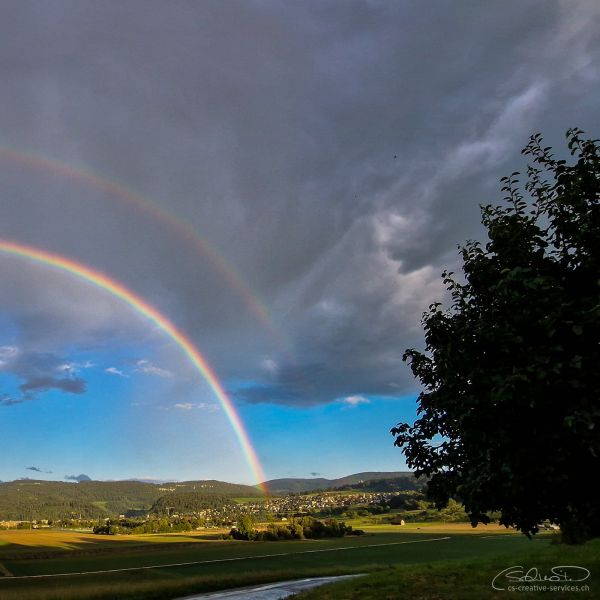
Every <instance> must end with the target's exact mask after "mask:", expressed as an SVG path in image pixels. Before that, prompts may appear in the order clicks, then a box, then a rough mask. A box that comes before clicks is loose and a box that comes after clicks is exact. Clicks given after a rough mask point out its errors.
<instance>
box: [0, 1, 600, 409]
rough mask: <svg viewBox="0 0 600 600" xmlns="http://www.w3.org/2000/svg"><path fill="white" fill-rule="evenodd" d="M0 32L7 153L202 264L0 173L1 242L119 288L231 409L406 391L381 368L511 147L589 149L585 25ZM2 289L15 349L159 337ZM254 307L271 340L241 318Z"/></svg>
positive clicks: (542, 16)
mask: <svg viewBox="0 0 600 600" xmlns="http://www.w3.org/2000/svg"><path fill="white" fill-rule="evenodd" d="M0 13H1V14H0V17H1V18H0V56H1V57H2V61H1V62H0V78H1V79H2V82H3V83H4V86H3V89H4V95H3V111H2V114H1V115H0V128H1V130H2V131H3V138H4V143H5V144H6V145H8V146H10V147H11V148H21V149H24V150H27V151H29V152H31V153H33V154H38V155H42V156H47V157H50V158H53V159H58V160H60V161H63V162H66V163H69V164H70V165H79V166H83V167H86V168H87V169H89V170H92V171H94V172H95V173H99V174H101V175H102V176H103V177H105V178H106V179H108V180H110V181H112V182H119V183H121V184H123V185H124V186H125V187H126V188H128V189H129V190H135V191H136V192H137V193H139V195H140V196H141V197H143V198H145V199H147V200H148V201H151V202H154V203H155V204H156V205H158V206H159V207H160V208H161V209H164V210H165V211H167V212H169V213H171V214H172V215H173V216H175V217H176V218H178V219H182V220H184V221H185V222H186V223H189V225H190V226H191V227H192V228H193V230H195V231H196V232H197V233H198V234H199V235H200V236H202V237H203V239H204V244H205V245H204V246H202V244H200V245H199V243H198V241H197V240H196V241H194V240H193V239H190V238H189V237H186V235H184V233H183V231H184V230H182V229H181V227H179V228H178V226H177V225H176V226H175V227H174V226H173V222H172V221H171V222H170V224H169V221H168V220H165V219H161V218H157V217H156V213H152V209H144V210H140V208H139V205H136V204H135V202H133V203H132V202H131V196H127V193H122V192H119V190H118V189H117V188H116V187H115V186H114V185H113V186H112V187H111V186H110V185H108V184H106V183H105V184H104V185H97V184H98V182H97V181H96V184H94V185H91V182H90V179H89V178H88V179H85V178H81V177H77V176H75V175H74V174H69V175H66V174H65V170H64V169H63V171H60V170H59V169H51V168H48V167H47V166H46V167H43V166H41V165H40V164H39V163H38V164H37V166H34V164H33V163H32V162H31V161H30V162H27V161H25V162H23V161H22V162H18V161H15V160H10V159H9V158H7V157H6V156H4V155H1V153H0V177H1V181H2V184H3V188H2V189H3V194H2V198H1V199H0V209H1V210H2V219H0V237H2V236H6V237H9V238H14V239H17V240H18V241H22V242H26V243H31V244H33V245H38V246H40V247H43V248H46V249H49V250H52V251H55V252H58V253H61V254H65V255H67V256H70V257H73V258H74V259H76V260H80V261H82V262H84V263H86V264H88V265H90V266H91V267H94V268H96V269H99V270H101V271H103V272H105V273H107V274H108V275H110V276H112V277H114V278H116V279H117V280H118V281H120V282H122V283H124V284H125V285H127V286H129V287H131V289H132V290H134V291H135V292H136V293H137V294H139V295H140V296H142V297H143V298H144V299H145V300H147V301H148V302H150V303H151V304H153V305H155V306H156V307H157V308H159V309H160V310H162V311H163V312H164V313H165V314H167V315H168V316H169V317H170V318H172V320H173V321H174V322H175V323H176V325H177V326H178V327H180V328H181V329H182V331H184V332H185V333H186V334H187V335H189V336H190V337H191V338H192V339H193V340H194V341H195V342H196V343H197V344H198V346H199V347H200V349H201V350H202V352H203V354H204V355H205V356H206V358H207V359H208V360H209V362H210V363H211V364H212V365H213V366H214V368H215V371H216V372H217V373H218V374H219V376H220V377H221V378H222V379H224V380H225V381H226V382H227V381H248V382H250V383H251V384H249V385H248V386H247V387H245V388H244V389H239V388H236V389H234V390H233V392H234V394H235V396H236V397H237V398H239V399H240V400H246V401H249V402H258V401H263V402H285V403H288V404H292V405H307V404H311V403H316V402H331V401H333V400H335V399H337V398H345V397H349V396H353V395H369V394H380V395H388V394H390V395H391V394H394V395H399V394H403V393H408V392H411V391H414V382H413V380H412V377H411V375H410V372H409V370H408V369H407V368H406V366H405V365H403V363H402V361H401V355H402V352H403V350H404V349H405V348H406V347H408V346H412V345H414V344H418V343H420V339H421V337H422V336H421V333H420V331H419V319H420V316H421V313H422V311H423V310H424V309H425V308H426V307H427V304H428V303H429V302H430V301H431V300H433V299H436V298H440V297H443V290H442V289H441V286H440V281H439V273H440V272H441V271H442V270H443V269H444V268H445V267H447V266H448V267H450V268H452V267H455V266H456V261H457V254H456V245H457V244H458V243H460V242H462V241H464V240H465V239H468V238H478V237H480V236H481V235H482V231H481V228H480V225H479V210H478V205H479V204H480V203H487V202H489V201H495V200H497V199H499V198H500V194H499V192H498V191H497V190H498V186H497V180H498V178H499V177H500V176H502V175H504V174H506V173H509V172H511V171H512V170H513V169H514V168H519V167H520V166H521V165H522V163H521V162H520V157H519V149H520V147H522V145H524V143H525V142H526V140H527V136H528V134H529V133H532V132H535V131H542V132H544V134H545V136H546V139H547V141H548V144H552V145H555V146H558V145H560V144H561V139H562V135H563V133H564V131H565V130H566V129H567V127H569V126H573V125H578V126H581V127H582V128H583V129H585V130H587V131H588V132H589V133H590V135H592V136H595V137H597V135H598V131H599V130H600V117H599V115H600V111H598V98H599V97H600V74H599V70H598V67H597V65H598V64H600V60H598V59H599V52H600V39H599V38H598V36H597V31H598V29H599V27H600V21H599V16H600V9H599V8H598V5H597V3H595V2H592V1H589V2H585V1H579V2H569V3H562V2H547V1H532V0H526V1H523V2H510V3H506V2H499V1H498V2H486V3H479V4H478V3H453V4H451V5H450V4H441V3H436V4H426V3H408V2H396V3H379V4H373V3H371V4H370V3H363V2H328V3H319V2H304V3H287V4H281V3H270V2H227V3H222V2H203V3H185V2H181V3H169V4H168V5H167V4H166V3H163V2H153V1H151V2H146V1H144V2H138V1H131V2H127V3H121V4H116V5H114V6H110V8H107V7H106V6H105V5H104V4H103V3H94V2H55V3H48V4H41V3H39V2H31V3H30V2H18V3H17V2H9V3H4V4H3V5H2V7H1V8H0ZM394 157H397V158H394ZM136 206H138V207H137V208H136ZM153 215H154V216H153ZM207 245H208V247H209V248H212V249H215V250H216V251H218V252H219V253H220V254H221V255H222V256H223V257H224V259H225V260H226V261H228V262H229V263H231V264H232V265H234V266H235V268H236V269H237V271H238V273H239V274H240V277H241V279H243V280H244V281H245V282H246V284H247V286H248V289H249V290H250V292H248V290H246V291H245V292H243V293H242V294H240V293H239V289H240V288H239V280H236V276H235V275H232V274H231V272H229V274H228V275H227V276H224V275H223V269H224V268H225V269H226V267H223V263H222V262H220V263H218V264H215V263H214V261H212V259H211V258H210V253H211V252H212V250H207ZM0 268H2V272H3V276H4V277H5V279H4V281H6V282H7V285H5V286H4V287H5V292H6V293H5V294H3V298H2V299H0V308H1V309H2V311H3V312H4V313H6V314H9V315H11V317H12V319H13V321H14V322H15V323H16V326H17V328H18V329H19V331H20V332H21V334H22V336H23V343H24V345H25V346H26V347H27V351H34V350H35V351H38V352H42V351H47V352H48V353H53V354H56V355H59V354H61V348H62V347H66V345H71V346H77V347H86V348H92V349H93V348H98V347H102V345H103V344H108V343H116V342H115V340H116V341H123V340H125V341H127V340H143V341H148V342H153V341H156V340H157V339H160V336H159V335H158V334H156V333H155V332H150V331H149V329H148V326H147V322H146V321H145V320H144V319H142V318H137V317H136V318H133V317H132V311H131V309H130V308H128V307H127V306H124V305H123V304H122V303H120V302H119V301H117V300H115V299H113V298H111V297H110V296H109V295H107V294H105V293H103V292H100V291H99V290H97V289H96V288H94V287H91V286H89V285H88V284H85V283H83V282H81V281H77V280H75V279H74V278H73V277H72V276H69V275H66V274H58V273H56V272H54V271H51V270H48V269H47V268H44V267H30V266H24V263H23V262H22V261H18V260H17V259H13V258H10V259H9V258H6V257H2V256H0ZM227 277H229V279H230V280H231V279H232V278H233V280H234V282H235V283H234V285H233V287H232V286H231V284H230V283H227ZM236 286H237V287H236ZM8 290H10V291H8ZM252 294H253V295H254V296H255V299H256V302H258V304H260V305H264V306H266V307H267V312H268V314H269V316H270V319H271V321H272V323H273V325H274V327H275V329H277V330H278V338H279V339H273V337H272V336H271V335H270V334H269V333H267V332H266V331H265V329H264V327H263V326H262V325H261V323H260V321H259V320H257V319H256V315H255V312H256V310H257V308H256V306H254V307H253V308H251V307H249V305H248V302H247V300H243V298H244V297H245V298H246V299H247V298H248V297H249V296H250V295H252ZM49 299H51V301H50V300H49ZM257 357H258V358H257ZM265 357H266V360H267V361H269V362H265ZM179 358H180V357H179ZM179 362H181V361H179ZM176 363H177V360H176V359H173V360H172V363H169V369H168V370H169V371H173V373H174V375H175V376H174V377H173V378H172V379H173V385H176V383H175V380H177V376H176V375H180V374H181V373H182V372H183V370H182V369H183V368H182V367H177V366H174V367H173V368H172V367H171V364H176ZM162 364H163V362H161V368H162ZM164 364H167V363H164ZM178 369H179V370H178ZM34 376H35V377H36V378H39V377H56V376H55V375H51V374H49V373H47V372H44V373H42V374H37V375H35V374H32V377H31V381H32V382H33V381H34ZM27 381H30V379H29V378H28V379H27ZM61 385H62V384H61ZM71 385H72V384H69V386H71ZM231 387H234V386H231ZM15 401H18V400H14V399H11V398H10V397H7V398H4V399H2V400H0V402H2V403H5V404H6V403H10V402H15Z"/></svg>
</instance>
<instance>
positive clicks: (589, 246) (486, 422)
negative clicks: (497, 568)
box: [392, 129, 600, 542]
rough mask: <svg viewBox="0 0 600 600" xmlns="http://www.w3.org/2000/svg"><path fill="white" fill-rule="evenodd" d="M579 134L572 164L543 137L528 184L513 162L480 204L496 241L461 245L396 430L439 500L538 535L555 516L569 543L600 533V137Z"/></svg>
mask: <svg viewBox="0 0 600 600" xmlns="http://www.w3.org/2000/svg"><path fill="white" fill-rule="evenodd" d="M582 136H583V132H582V131H581V130H579V129H570V130H569V131H567V140H568V148H569V150H570V154H571V156H572V157H573V158H572V159H570V160H569V161H568V162H567V161H565V160H558V159H556V158H555V157H554V155H553V154H552V151H551V148H550V147H543V146H542V137H541V135H540V134H537V135H534V136H532V137H531V138H530V141H529V144H528V145H527V146H526V147H525V149H524V150H523V152H522V153H523V154H525V155H528V156H530V157H531V158H532V160H533V164H532V165H528V167H527V180H526V182H525V185H524V190H523V191H521V189H520V187H519V179H518V177H519V173H517V172H515V173H513V174H512V175H510V176H509V177H504V178H503V179H502V180H501V181H502V183H503V187H502V190H503V191H504V192H506V196H505V201H506V203H505V204H503V205H502V206H490V205H488V206H485V207H482V222H483V225H484V226H485V228H486V229H487V234H488V237H489V241H488V242H487V243H486V244H485V245H484V246H482V245H481V244H480V243H478V242H474V241H469V242H467V243H466V245H465V246H463V247H461V248H460V251H461V254H462V259H463V272H464V277H462V278H461V279H460V280H459V279H458V278H456V277H454V274H453V273H448V272H445V273H444V274H443V277H444V283H445V284H446V286H447V289H448V290H449V292H450V296H451V299H452V303H451V306H450V308H448V309H446V310H444V309H443V308H442V305H441V304H440V303H435V304H432V305H431V306H430V307H429V310H428V311H427V312H426V313H425V314H424V316H423V327H424V330H425V342H426V351H425V353H422V352H418V351H417V350H414V349H409V350H407V351H406V352H405V354H404V360H405V361H409V363H410V367H411V369H412V372H413V374H414V375H415V377H416V378H418V379H419V380H420V382H421V384H422V386H423V391H422V392H421V393H420V395H419V397H418V413H417V416H418V418H417V420H416V421H415V422H414V423H413V424H409V423H399V424H398V425H397V426H396V427H394V428H393V429H392V434H393V435H395V436H396V441H395V445H396V446H399V447H401V448H402V450H403V452H404V454H405V456H406V459H407V463H408V465H409V466H410V467H412V468H414V469H415V472H416V474H417V475H418V476H426V477H427V478H428V480H429V481H428V493H429V495H430V497H431V498H432V499H433V500H434V501H435V503H436V506H437V507H438V508H441V507H444V506H446V505H447V503H448V501H449V499H450V498H457V499H459V500H460V501H461V502H463V503H464V506H465V509H466V511H467V513H468V514H469V517H470V519H471V522H472V524H473V525H474V526H475V525H476V524H477V523H478V522H483V523H487V522H489V520H490V517H489V515H488V514H487V513H489V512H490V511H498V512H499V513H500V522H501V523H502V524H504V525H506V526H515V527H517V528H518V529H519V530H521V531H523V532H524V533H526V534H527V535H531V534H533V533H536V532H537V525H538V524H539V523H540V522H541V521H542V520H546V519H548V520H550V521H551V522H554V523H558V524H560V526H561V530H562V531H563V537H564V538H565V539H566V541H570V542H581V541H583V540H585V539H586V538H589V537H591V536H594V535H599V534H600V494H599V492H598V490H599V489H600V488H598V486H597V485H595V483H594V481H595V479H596V477H597V474H598V473H599V472H600V464H599V457H600V435H599V431H598V425H599V423H598V422H599V417H600V403H599V392H600V352H599V347H600V335H599V334H600V207H599V200H600V146H599V144H598V140H590V139H584V138H583V137H582Z"/></svg>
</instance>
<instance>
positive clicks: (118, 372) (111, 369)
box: [104, 367, 129, 377]
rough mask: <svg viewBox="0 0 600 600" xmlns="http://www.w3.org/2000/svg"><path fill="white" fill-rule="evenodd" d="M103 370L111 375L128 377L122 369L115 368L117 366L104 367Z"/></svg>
mask: <svg viewBox="0 0 600 600" xmlns="http://www.w3.org/2000/svg"><path fill="white" fill-rule="evenodd" d="M104 371H105V372H106V373H110V374H111V375H118V376H119V377H129V375H126V374H125V373H123V371H121V370H120V369H117V367H108V369H104Z"/></svg>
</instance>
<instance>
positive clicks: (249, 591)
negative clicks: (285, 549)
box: [179, 575, 361, 600]
mask: <svg viewBox="0 0 600 600" xmlns="http://www.w3.org/2000/svg"><path fill="white" fill-rule="evenodd" d="M353 577H361V575H338V576H337V577H312V578H309V579H293V580H291V581H279V582H277V583H268V584H265V585H258V586H252V587H245V588H237V589H233V590H223V591H222V592H212V593H210V594H199V595H198V594H195V595H193V596H185V598H179V600H280V598H288V597H289V596H293V595H294V594H298V593H299V592H303V591H305V590H309V589H311V588H314V587H318V586H320V585H325V584H326V583H333V582H335V581H343V580H344V579H352V578H353Z"/></svg>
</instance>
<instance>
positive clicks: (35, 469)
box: [25, 467, 52, 473]
mask: <svg viewBox="0 0 600 600" xmlns="http://www.w3.org/2000/svg"><path fill="white" fill-rule="evenodd" d="M25 469H26V470H27V471H35V472H36V473H52V471H44V470H43V469H40V468H39V467H25Z"/></svg>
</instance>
